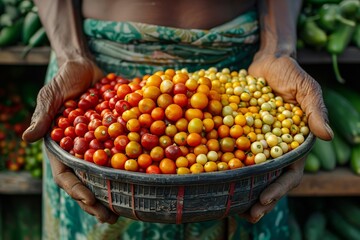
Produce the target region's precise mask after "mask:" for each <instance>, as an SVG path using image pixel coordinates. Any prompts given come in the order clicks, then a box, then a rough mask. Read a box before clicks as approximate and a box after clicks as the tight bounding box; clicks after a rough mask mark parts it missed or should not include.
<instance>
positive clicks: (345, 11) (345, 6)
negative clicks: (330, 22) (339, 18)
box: [339, 0, 360, 19]
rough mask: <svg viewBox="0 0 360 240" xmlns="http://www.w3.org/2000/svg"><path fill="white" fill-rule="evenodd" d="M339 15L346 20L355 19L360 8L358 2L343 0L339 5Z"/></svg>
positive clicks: (355, 0)
mask: <svg viewBox="0 0 360 240" xmlns="http://www.w3.org/2000/svg"><path fill="white" fill-rule="evenodd" d="M339 8H340V13H341V15H343V16H344V17H346V18H349V19H352V18H355V17H356V15H357V12H358V9H359V8H360V2H359V0H343V1H341V2H340V3H339Z"/></svg>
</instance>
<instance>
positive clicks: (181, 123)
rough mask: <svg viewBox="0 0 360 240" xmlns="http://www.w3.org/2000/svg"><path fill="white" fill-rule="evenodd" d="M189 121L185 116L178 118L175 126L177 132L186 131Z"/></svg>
mask: <svg viewBox="0 0 360 240" xmlns="http://www.w3.org/2000/svg"><path fill="white" fill-rule="evenodd" d="M188 124H189V121H188V120H187V119H186V118H180V119H179V120H177V121H176V123H175V126H176V128H177V130H178V131H179V132H184V131H187V127H188Z"/></svg>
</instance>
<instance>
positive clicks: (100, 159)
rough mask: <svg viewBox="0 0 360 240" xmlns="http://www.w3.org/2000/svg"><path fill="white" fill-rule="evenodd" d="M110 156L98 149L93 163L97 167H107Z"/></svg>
mask: <svg viewBox="0 0 360 240" xmlns="http://www.w3.org/2000/svg"><path fill="white" fill-rule="evenodd" d="M108 158H109V157H108V154H107V153H106V152H105V150H103V149H98V150H96V151H95V152H94V154H93V161H94V163H95V164H97V165H101V166H104V165H107V163H108Z"/></svg>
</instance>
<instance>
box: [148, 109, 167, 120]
mask: <svg viewBox="0 0 360 240" xmlns="http://www.w3.org/2000/svg"><path fill="white" fill-rule="evenodd" d="M151 117H152V119H153V120H155V121H156V120H163V119H164V117H165V110H164V109H163V108H161V107H156V108H154V109H153V110H152V111H151Z"/></svg>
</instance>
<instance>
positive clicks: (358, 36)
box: [352, 23, 360, 48]
mask: <svg viewBox="0 0 360 240" xmlns="http://www.w3.org/2000/svg"><path fill="white" fill-rule="evenodd" d="M352 42H353V43H354V45H355V46H356V47H358V48H360V23H358V24H357V25H356V27H355V31H354V35H353V39H352Z"/></svg>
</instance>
